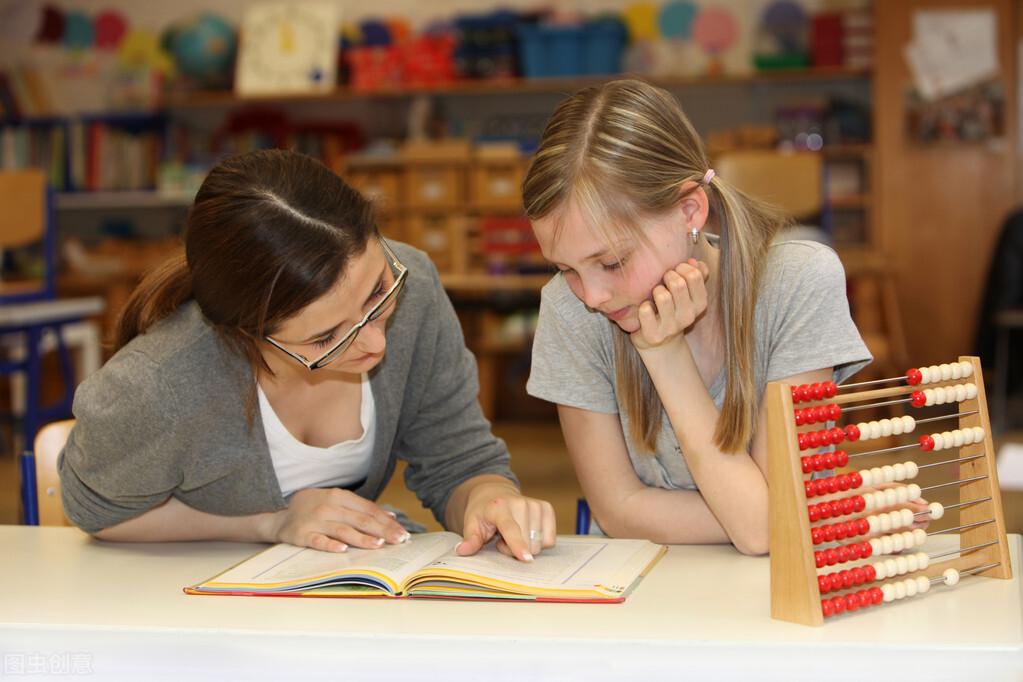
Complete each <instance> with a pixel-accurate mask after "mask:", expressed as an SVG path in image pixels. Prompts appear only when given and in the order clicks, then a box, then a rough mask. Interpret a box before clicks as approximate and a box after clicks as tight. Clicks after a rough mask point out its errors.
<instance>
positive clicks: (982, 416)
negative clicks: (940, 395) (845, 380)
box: [766, 356, 1012, 626]
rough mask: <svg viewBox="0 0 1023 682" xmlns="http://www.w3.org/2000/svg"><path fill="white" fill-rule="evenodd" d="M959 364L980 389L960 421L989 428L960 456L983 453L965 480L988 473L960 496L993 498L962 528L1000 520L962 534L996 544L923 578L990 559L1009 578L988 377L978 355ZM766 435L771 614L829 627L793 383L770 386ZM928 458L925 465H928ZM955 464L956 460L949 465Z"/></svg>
mask: <svg viewBox="0 0 1023 682" xmlns="http://www.w3.org/2000/svg"><path fill="white" fill-rule="evenodd" d="M959 360H960V361H967V362H969V363H971V364H972V365H973V375H972V376H971V377H970V381H971V382H973V383H974V384H975V385H976V386H977V396H976V398H973V399H969V400H965V401H963V402H961V403H959V404H958V408H959V412H960V413H968V412H976V414H971V415H968V416H965V417H960V418H959V427H958V428H966V427H974V426H980V427H981V428H983V429H984V439H983V441H982V442H976V443H972V444H970V445H963V446H962V447H960V448H959V458H960V459H966V458H970V457H976V456H977V455H983V456H981V457H976V459H972V460H970V461H967V462H962V463H961V464H960V465H959V467H960V469H959V480H964V479H968V478H974V477H978V476H986V478H983V479H981V480H977V481H972V482H970V483H966V484H963V485H961V486H960V492H959V499H960V501H962V502H965V501H969V500H977V499H981V498H984V497H990V498H991V499H990V500H988V501H986V502H981V503H978V504H972V505H969V506H966V507H962V508H961V509H960V522H961V523H962V524H963V525H968V524H970V523H974V522H979V521H985V520H988V519H994V522H993V523H986V524H983V525H978V526H975V527H973V528H967V529H964V530H963V531H962V532H961V533H960V542H961V545H960V546H962V547H972V546H975V545H982V544H985V543H992V544H990V545H989V546H987V547H983V548H981V549H978V550H974V551H971V552H969V553H968V554H966V555H963V556H960V557H958V558H956V559H952V560H948V561H942V562H940V563H935V564H933V565H931V566H929V567H928V568H927V569H925V570H923V571H919V572H918V573H917V574H916V575H924V576H927V577H928V578H931V577H934V576H936V575H941V572H942V571H943V570H945V569H946V568H955V569H958V570H966V569H969V568H975V567H978V566H984V565H987V564H995V563H997V564H998V565H997V566H994V567H993V568H990V569H987V570H985V571H982V572H980V573H978V574H977V575H980V576H985V577H989V578H1002V579H1009V578H1011V577H1012V569H1011V567H1010V563H1009V546H1008V543H1007V541H1006V536H1005V519H1004V516H1003V513H1002V498H1001V492H1000V490H999V486H998V470H997V467H996V464H995V452H994V446H993V445H992V441H991V421H990V419H989V415H988V407H987V399H986V398H985V393H984V378H983V375H982V369H981V366H980V360H979V358H977V357H973V356H961V357H960V358H959ZM961 381H962V380H950V381H939V382H931V383H928V384H927V386H926V387H927V388H934V387H937V386H951V385H954V384H956V383H961ZM920 388H923V387H922V386H911V385H908V384H903V385H899V386H891V387H887V388H877V389H869V390H863V391H849V392H842V391H841V387H840V390H839V393H838V394H837V395H835V396H834V397H833V398H827V399H822V400H816V401H812V402H806V403H800V407H813V406H817V405H822V404H825V403H837V404H839V405H845V404H847V403H854V402H862V401H869V400H878V399H891V398H895V397H899V396H908V395H909V394H911V393H912V392H913V391H915V390H918V389H920ZM766 409H767V429H768V430H767V437H768V486H769V490H770V495H769V523H770V553H771V559H770V561H771V617H772V618H775V619H779V620H785V621H789V622H792V623H801V624H803V625H815V626H816V625H823V624H824V615H823V613H822V612H821V593H820V588H819V586H818V583H817V567H816V565H815V563H814V547H813V543H812V541H811V538H810V526H811V524H810V519H809V517H808V515H807V505H808V500H807V498H806V491H805V489H804V485H803V483H804V480H805V479H804V474H803V470H802V466H801V463H800V452H799V446H798V444H797V436H798V434H799V433H800V432H801V431H804V430H809V429H810V428H812V427H807V426H803V427H797V426H796V423H795V420H794V404H793V401H792V386H791V385H790V384H786V383H783V382H780V381H775V382H771V383H769V384H768V385H767V390H766ZM921 463H923V462H921ZM949 466H950V467H951V466H955V465H954V464H950V465H949Z"/></svg>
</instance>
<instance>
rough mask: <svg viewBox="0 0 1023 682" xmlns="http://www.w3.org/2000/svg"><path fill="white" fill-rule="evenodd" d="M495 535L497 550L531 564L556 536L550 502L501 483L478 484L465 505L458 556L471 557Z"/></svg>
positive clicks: (552, 544)
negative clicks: (497, 537)
mask: <svg viewBox="0 0 1023 682" xmlns="http://www.w3.org/2000/svg"><path fill="white" fill-rule="evenodd" d="M495 535H499V536H500V538H499V539H498V541H497V549H498V550H500V551H501V552H502V553H504V554H507V555H509V556H513V557H515V558H516V559H519V560H521V561H532V560H533V557H534V556H535V555H536V554H539V553H540V552H541V551H543V549H544V548H547V547H553V546H554V542H555V538H556V536H557V525H556V522H555V518H554V507H552V506H551V503H550V502H547V501H545V500H537V499H534V498H532V497H525V496H523V495H522V494H521V493H519V492H518V491H517V490H516V489H515V488H513V487H512V486H511V485H508V484H502V483H481V484H479V485H477V486H475V487H474V488H473V489H472V491H471V492H470V493H469V499H468V502H467V504H466V506H465V522H464V524H463V527H462V537H463V540H462V542H461V543H460V544H459V545H458V547H457V548H456V551H457V553H458V554H459V556H468V555H470V554H475V553H476V552H478V551H479V550H480V548H481V547H483V545H485V544H487V543H488V542H489V541H490V540H491V539H492V538H493V537H494V536H495Z"/></svg>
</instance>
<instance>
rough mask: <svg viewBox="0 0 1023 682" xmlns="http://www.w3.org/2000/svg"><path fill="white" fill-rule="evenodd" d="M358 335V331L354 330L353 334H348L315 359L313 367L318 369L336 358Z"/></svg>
mask: <svg viewBox="0 0 1023 682" xmlns="http://www.w3.org/2000/svg"><path fill="white" fill-rule="evenodd" d="M358 335H359V332H358V331H356V332H355V333H354V334H350V335H349V336H348V337H347V338H345V339H344V340H343V341H342V342H341V344H340V345H338V346H337V347H336V348H334V349H333V350H330V351H328V352H327V354H326V355H324V356H323V357H322V358H320V359H319V360H317V361H316V363H315V364H314V365H313V369H319V368H320V367H323V366H324V365H326V364H327V363H329V362H333V361H334V360H336V359H337V357H338V356H339V355H341V354H342V353H344V352H345V351H346V350H348V348H349V347H351V345H352V343H354V342H355V337H356V336H358Z"/></svg>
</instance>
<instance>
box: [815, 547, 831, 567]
mask: <svg viewBox="0 0 1023 682" xmlns="http://www.w3.org/2000/svg"><path fill="white" fill-rule="evenodd" d="M813 563H814V564H816V565H817V568H824V567H825V566H826V565H827V563H828V556H827V552H826V551H824V550H820V551H817V552H814V553H813Z"/></svg>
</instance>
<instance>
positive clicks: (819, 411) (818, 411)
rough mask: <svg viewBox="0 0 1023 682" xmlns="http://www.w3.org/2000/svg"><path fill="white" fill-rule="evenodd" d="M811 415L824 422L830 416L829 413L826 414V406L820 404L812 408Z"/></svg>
mask: <svg viewBox="0 0 1023 682" xmlns="http://www.w3.org/2000/svg"><path fill="white" fill-rule="evenodd" d="M813 416H814V418H815V419H816V420H817V421H819V422H822V423H823V422H826V421H827V420H828V419H829V418H830V415H829V414H828V406H827V405H821V406H820V407H816V408H814V410H813Z"/></svg>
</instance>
